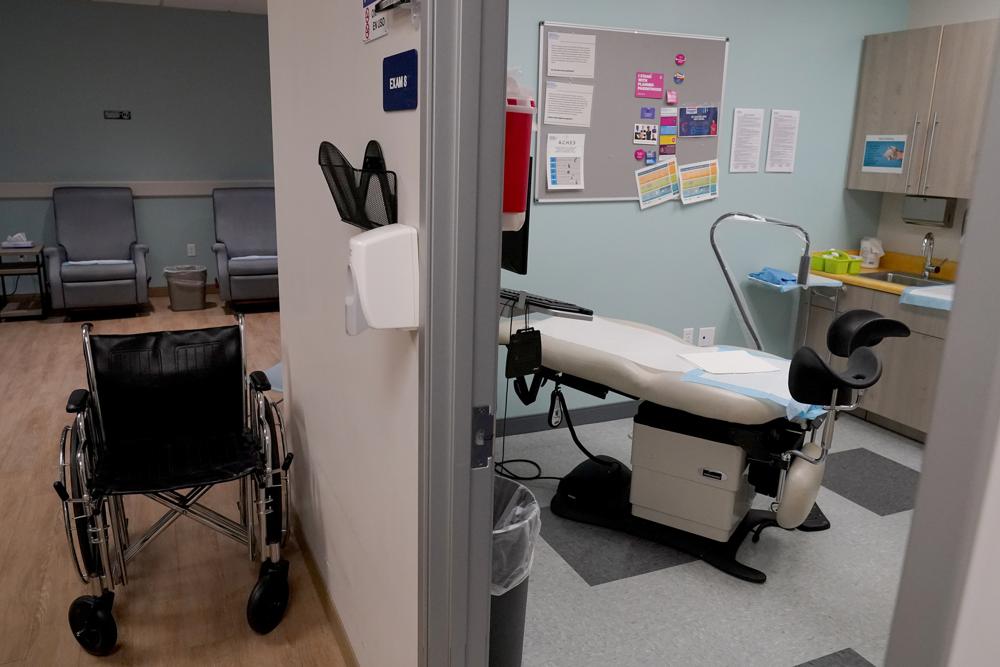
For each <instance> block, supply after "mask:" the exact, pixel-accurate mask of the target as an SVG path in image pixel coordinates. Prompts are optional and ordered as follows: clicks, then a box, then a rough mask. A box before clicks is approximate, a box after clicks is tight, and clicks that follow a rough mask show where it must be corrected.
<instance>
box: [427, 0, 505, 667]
mask: <svg viewBox="0 0 1000 667" xmlns="http://www.w3.org/2000/svg"><path fill="white" fill-rule="evenodd" d="M507 5H508V0H435V1H434V2H423V3H421V4H420V12H421V17H420V20H421V51H422V60H423V66H422V69H421V77H422V88H421V94H422V104H423V111H422V114H423V116H422V129H421V156H422V162H423V169H422V173H421V183H420V191H421V195H422V204H421V206H422V216H423V220H422V224H421V229H422V238H421V240H420V247H421V249H422V251H421V304H422V327H421V333H420V348H421V349H420V420H421V422H420V507H419V516H420V527H419V531H420V558H419V568H420V572H419V591H418V599H419V605H420V606H419V614H418V618H419V636H420V655H419V664H420V665H423V666H426V667H438V666H445V665H456V666H459V665H469V666H470V667H479V666H483V667H485V665H487V663H488V645H489V618H490V609H489V603H490V590H489V584H490V567H491V553H490V548H491V545H492V539H491V535H492V523H493V465H492V440H491V438H490V437H484V438H483V444H482V445H479V447H482V448H483V450H477V454H479V453H480V452H483V453H484V454H485V456H477V457H476V458H477V459H482V460H480V461H479V464H480V467H476V468H474V467H473V464H472V461H473V444H472V443H473V410H474V409H475V408H476V407H483V406H485V407H486V408H487V409H488V412H489V417H490V420H491V421H492V418H493V416H494V415H495V412H496V368H497V358H498V352H497V339H498V324H497V322H498V320H497V313H498V305H497V304H498V295H499V289H500V210H501V203H502V188H503V164H502V160H501V156H502V155H503V142H504V118H505V115H504V101H505V98H504V96H505V92H506V84H505V82H506V70H507ZM486 430H492V424H490V426H489V427H488V428H487V429H486ZM482 435H483V436H489V434H485V433H484V434H482Z"/></svg>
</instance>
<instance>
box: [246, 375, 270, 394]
mask: <svg viewBox="0 0 1000 667" xmlns="http://www.w3.org/2000/svg"><path fill="white" fill-rule="evenodd" d="M250 386H251V387H253V389H254V391H270V390H271V381H270V380H268V379H267V376H266V375H264V371H254V372H253V373H251V374H250Z"/></svg>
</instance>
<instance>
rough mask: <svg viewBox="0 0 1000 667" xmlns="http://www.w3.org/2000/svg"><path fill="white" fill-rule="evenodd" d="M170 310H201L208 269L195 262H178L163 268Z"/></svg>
mask: <svg viewBox="0 0 1000 667" xmlns="http://www.w3.org/2000/svg"><path fill="white" fill-rule="evenodd" d="M163 275H164V277H166V279H167V294H169V295H170V309H171V310H201V309H202V308H204V307H205V281H206V280H207V278H208V269H207V268H205V267H204V266H198V265H196V264H180V265H178V266H168V267H165V268H164V269H163Z"/></svg>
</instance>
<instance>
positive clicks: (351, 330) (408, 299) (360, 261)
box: [344, 224, 420, 336]
mask: <svg viewBox="0 0 1000 667" xmlns="http://www.w3.org/2000/svg"><path fill="white" fill-rule="evenodd" d="M348 280H349V283H348V290H349V291H348V294H347V297H346V298H345V300H344V308H345V322H346V328H347V333H348V334H349V335H351V336H356V335H358V334H359V333H361V332H362V331H364V330H365V329H367V328H369V327H370V328H372V329H416V328H417V326H418V325H419V323H420V311H419V294H420V265H419V263H418V260H417V230H416V229H415V228H413V227H409V226H407V225H401V224H395V225H386V226H384V227H379V228H377V229H372V230H370V231H367V232H364V233H362V234H358V235H357V236H355V237H353V238H351V246H350V259H349V261H348Z"/></svg>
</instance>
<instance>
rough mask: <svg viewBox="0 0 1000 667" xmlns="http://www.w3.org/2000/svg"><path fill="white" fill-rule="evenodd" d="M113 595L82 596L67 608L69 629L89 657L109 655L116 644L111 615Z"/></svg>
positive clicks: (115, 626)
mask: <svg viewBox="0 0 1000 667" xmlns="http://www.w3.org/2000/svg"><path fill="white" fill-rule="evenodd" d="M113 600H114V594H113V593H105V594H104V595H102V596H101V597H96V596H93V595H82V596H80V597H78V598H77V599H75V600H73V604H71V605H70V606H69V627H70V630H72V631H73V636H74V637H75V638H76V641H77V642H79V644H80V646H82V647H83V650H85V651H86V652H87V653H90V654H91V655H97V656H103V655H109V654H110V653H111V651H113V650H114V648H115V645H116V644H117V643H118V625H117V624H116V623H115V617H114V616H112V615H111V603H112V601H113Z"/></svg>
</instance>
